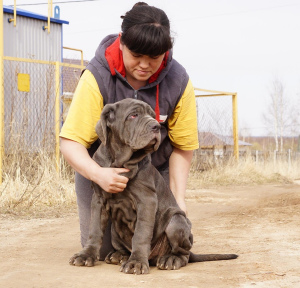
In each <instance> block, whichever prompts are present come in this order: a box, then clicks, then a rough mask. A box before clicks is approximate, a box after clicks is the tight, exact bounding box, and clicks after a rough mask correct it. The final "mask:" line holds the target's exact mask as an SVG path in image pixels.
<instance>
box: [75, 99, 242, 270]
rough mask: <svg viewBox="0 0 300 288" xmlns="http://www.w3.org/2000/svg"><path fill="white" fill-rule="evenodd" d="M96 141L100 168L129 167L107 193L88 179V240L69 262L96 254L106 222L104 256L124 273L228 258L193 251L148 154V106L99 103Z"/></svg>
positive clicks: (151, 145) (154, 139)
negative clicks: (121, 185) (122, 182)
mask: <svg viewBox="0 0 300 288" xmlns="http://www.w3.org/2000/svg"><path fill="white" fill-rule="evenodd" d="M96 132H97V134H98V136H99V138H100V140H101V145H100V147H99V148H98V150H97V151H96V153H95V154H94V156H93V158H94V160H95V161H96V162H97V163H98V164H99V165H100V166H102V167H125V168H128V169H129V170H130V172H128V173H125V174H124V175H125V176H126V177H128V178H129V182H128V184H127V187H126V188H125V190H124V191H123V192H121V193H117V194H111V193H107V192H105V191H104V190H103V189H102V188H101V187H100V186H98V185H97V184H95V183H93V188H94V195H93V198H92V208H91V210H92V214H91V224H90V233H89V239H88V241H87V244H86V246H85V247H84V248H83V250H82V251H81V252H79V253H77V254H75V255H73V256H72V257H71V259H70V261H69V262H70V264H71V265H75V266H93V265H94V263H95V261H96V260H97V259H98V257H99V251H100V247H101V245H102V239H103V233H104V231H105V228H106V226H107V223H108V219H109V218H111V221H112V230H111V233H112V244H113V247H114V249H115V250H114V251H111V252H110V253H109V254H108V255H107V257H106V259H105V261H106V263H109V264H118V265H121V267H120V271H121V272H124V273H130V274H146V273H149V263H150V264H151V265H156V266H157V267H158V268H159V269H162V270H170V269H179V268H180V267H183V266H185V265H186V264H187V263H188V262H189V260H190V262H200V261H211V260H227V259H234V258H236V257H237V255H234V254H213V255H210V254H208V255H205V254H204V255H200V254H193V253H192V252H190V249H191V247H192V244H193V237H192V234H191V223H190V221H189V219H188V218H187V217H186V215H185V213H184V212H183V211H182V210H181V209H180V208H179V206H178V205H177V203H176V200H175V198H174V196H173V194H172V192H171V191H170V189H169V188H168V186H167V184H166V183H165V181H164V179H163V178H162V176H161V175H160V173H159V172H158V171H157V170H156V169H155V168H154V166H153V165H152V164H151V159H150V153H152V152H153V151H156V150H157V149H158V147H159V144H160V124H159V123H158V122H157V121H156V120H155V113H154V111H153V110H152V109H151V107H150V106H149V105H148V104H146V103H144V102H142V101H139V100H133V99H125V100H122V101H119V102H117V103H115V104H108V105H106V106H105V107H104V109H103V111H102V114H101V118H100V120H99V122H98V124H97V126H96Z"/></svg>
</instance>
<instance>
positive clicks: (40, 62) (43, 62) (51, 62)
mask: <svg viewBox="0 0 300 288" xmlns="http://www.w3.org/2000/svg"><path fill="white" fill-rule="evenodd" d="M3 58H4V60H9V61H18V62H28V63H39V64H51V65H56V62H53V61H44V60H36V59H27V58H17V57H10V56H4V57H3ZM59 65H60V66H64V67H73V68H78V69H82V68H84V67H83V65H77V64H71V63H59Z"/></svg>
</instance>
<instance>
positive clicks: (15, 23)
mask: <svg viewBox="0 0 300 288" xmlns="http://www.w3.org/2000/svg"><path fill="white" fill-rule="evenodd" d="M1 2H3V1H1ZM1 13H3V3H2V11H1ZM8 21H9V23H10V22H14V27H16V26H17V0H15V1H14V18H9V19H8Z"/></svg>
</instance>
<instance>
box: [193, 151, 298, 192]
mask: <svg viewBox="0 0 300 288" xmlns="http://www.w3.org/2000/svg"><path fill="white" fill-rule="evenodd" d="M195 167H197V165H195V163H194V165H193V168H192V171H191V173H190V178H189V179H190V181H189V185H188V186H189V188H190V189H199V188H200V187H212V186H224V185H259V184H267V183H291V182H293V181H294V180H295V179H299V178H300V161H299V160H298V161H295V162H291V163H290V164H289V163H288V162H287V161H277V162H276V164H274V162H273V161H271V160H269V161H265V162H263V163H262V162H259V163H256V162H255V161H254V160H253V159H252V158H251V157H245V158H241V159H239V161H238V162H237V161H236V160H235V159H234V158H231V159H229V160H228V161H226V163H214V164H212V163H210V164H208V165H206V167H209V168H208V169H207V170H205V171H202V172H200V171H199V170H198V169H197V168H195Z"/></svg>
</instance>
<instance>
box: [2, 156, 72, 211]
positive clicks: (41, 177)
mask: <svg viewBox="0 0 300 288" xmlns="http://www.w3.org/2000/svg"><path fill="white" fill-rule="evenodd" d="M3 170H4V171H3V183H2V184H1V188H0V189H1V190H0V203H1V204H0V213H1V214H6V215H9V214H10V215H18V216H26V215H31V216H32V215H36V216H37V217H39V216H43V215H45V214H47V213H51V214H53V213H54V214H59V213H60V211H61V210H62V209H63V210H65V211H67V210H68V209H71V210H74V207H76V206H75V202H76V196H75V191H74V179H73V178H74V177H73V172H72V170H71V169H70V167H68V165H66V164H65V163H64V162H63V163H62V165H61V172H60V175H59V174H58V173H57V171H56V168H55V160H54V157H52V156H49V155H46V154H45V153H43V152H41V153H36V154H34V155H32V154H31V155H21V156H20V154H17V155H9V156H7V157H5V161H4V169H3Z"/></svg>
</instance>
